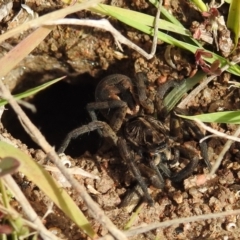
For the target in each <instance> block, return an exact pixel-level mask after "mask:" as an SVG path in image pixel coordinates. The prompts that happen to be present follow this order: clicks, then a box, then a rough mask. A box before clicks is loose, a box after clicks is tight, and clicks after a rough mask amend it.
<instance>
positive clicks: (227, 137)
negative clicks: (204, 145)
mask: <svg viewBox="0 0 240 240" xmlns="http://www.w3.org/2000/svg"><path fill="white" fill-rule="evenodd" d="M194 121H195V122H196V123H197V124H198V125H199V126H200V127H201V128H203V129H205V130H206V131H208V132H210V133H213V134H214V135H215V137H222V138H226V139H229V140H232V141H236V142H240V138H238V137H236V136H230V135H228V134H226V133H223V132H219V131H217V130H215V129H213V128H211V127H209V126H207V125H206V124H205V123H203V122H202V121H200V120H198V119H194ZM238 135H239V134H238ZM238 135H237V136H238ZM212 137H213V136H212ZM205 139H206V138H203V139H201V140H200V142H202V141H203V140H205Z"/></svg>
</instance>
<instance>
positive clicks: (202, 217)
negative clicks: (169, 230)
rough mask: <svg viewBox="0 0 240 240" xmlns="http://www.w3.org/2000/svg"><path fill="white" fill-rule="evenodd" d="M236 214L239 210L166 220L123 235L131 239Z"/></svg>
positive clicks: (239, 212)
mask: <svg viewBox="0 0 240 240" xmlns="http://www.w3.org/2000/svg"><path fill="white" fill-rule="evenodd" d="M238 214H240V209H237V210H231V211H226V212H221V213H210V214H204V215H199V216H192V217H186V218H177V219H172V220H168V221H165V222H160V223H159V222H156V223H152V224H149V225H148V226H143V227H136V228H134V229H131V230H128V231H125V232H124V233H125V235H126V236H127V237H131V236H135V235H137V234H140V233H145V232H149V231H151V230H154V229H157V228H164V227H169V226H172V225H175V224H176V225H179V224H181V223H189V222H196V221H203V220H208V219H211V218H222V217H225V216H230V215H238Z"/></svg>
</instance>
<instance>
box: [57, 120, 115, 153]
mask: <svg viewBox="0 0 240 240" xmlns="http://www.w3.org/2000/svg"><path fill="white" fill-rule="evenodd" d="M98 129H100V130H101V132H102V135H103V136H104V137H105V138H107V139H109V140H110V141H112V143H113V144H114V145H117V139H118V137H117V136H116V134H115V132H114V131H113V130H112V129H111V127H110V126H109V125H108V124H107V123H105V122H101V121H93V122H90V123H89V124H87V125H84V126H82V127H79V128H76V129H74V130H73V131H71V132H70V133H68V135H67V136H66V138H65V139H64V141H63V143H62V144H61V146H60V148H59V149H58V151H57V153H58V154H60V153H63V152H65V150H66V148H67V147H68V145H69V143H70V142H71V140H72V139H75V138H77V137H79V136H81V135H82V134H84V133H88V132H91V131H94V130H98Z"/></svg>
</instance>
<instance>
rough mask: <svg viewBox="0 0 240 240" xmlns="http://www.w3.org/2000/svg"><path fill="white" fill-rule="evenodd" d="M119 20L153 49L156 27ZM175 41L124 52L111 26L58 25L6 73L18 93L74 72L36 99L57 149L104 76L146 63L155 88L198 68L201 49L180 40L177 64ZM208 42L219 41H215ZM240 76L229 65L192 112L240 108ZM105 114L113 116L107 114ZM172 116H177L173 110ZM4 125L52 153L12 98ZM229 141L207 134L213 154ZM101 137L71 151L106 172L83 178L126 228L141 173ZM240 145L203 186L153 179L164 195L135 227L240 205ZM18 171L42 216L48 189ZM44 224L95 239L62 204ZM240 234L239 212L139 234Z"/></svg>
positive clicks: (230, 128) (178, 9)
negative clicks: (239, 84)
mask: <svg viewBox="0 0 240 240" xmlns="http://www.w3.org/2000/svg"><path fill="white" fill-rule="evenodd" d="M165 2H166V1H165ZM108 3H111V4H112V5H115V6H120V7H126V8H130V9H133V10H138V11H142V12H145V13H148V14H152V15H155V9H154V8H153V7H152V6H151V4H150V3H148V2H147V1H145V0H134V1H127V0H115V1H114V0H112V1H109V2H108ZM26 4H27V5H28V6H29V7H30V8H31V9H33V10H34V11H35V12H37V13H38V14H39V15H42V14H45V13H47V12H50V11H53V10H54V9H59V8H60V7H61V5H62V3H61V1H60V0H59V1H45V0H32V1H28V2H27V3H26ZM227 6H228V5H223V6H222V7H221V8H220V9H219V11H220V12H221V14H223V15H224V16H225V17H226V13H227ZM166 7H167V8H168V9H169V10H170V11H172V13H173V14H174V16H175V17H177V18H178V19H179V21H180V22H182V24H183V25H184V26H185V27H186V28H188V29H189V28H190V26H191V23H192V22H193V21H198V22H201V21H203V20H202V17H201V15H200V13H199V12H198V11H196V10H195V9H194V8H192V7H191V6H190V5H188V3H187V1H183V0H177V1H169V5H167V6H166ZM19 10H20V4H19V2H18V1H15V2H14V4H13V8H12V10H11V11H9V14H8V16H7V17H5V18H4V26H2V29H1V30H4V29H5V30H6V29H11V28H13V27H14V22H12V19H13V18H14V16H16V14H17V13H18V12H19ZM25 14H26V13H25ZM23 15H24V13H23ZM23 17H24V16H23ZM25 17H26V16H25ZM73 17H78V18H99V16H95V15H92V14H91V13H89V12H81V13H76V14H74V16H73ZM111 22H112V24H113V25H114V26H115V27H116V28H117V29H118V30H119V31H121V32H122V33H123V34H124V35H125V36H127V37H128V38H129V39H130V40H132V41H134V42H135V43H136V44H137V45H139V46H140V47H142V48H144V49H145V50H146V51H148V52H149V51H150V48H151V44H152V41H151V38H150V37H149V36H146V35H144V34H142V33H140V32H137V31H136V30H134V29H132V28H130V27H128V26H126V25H123V24H121V23H119V22H117V21H114V20H112V21H111ZM22 38H24V34H23V35H21V36H16V38H14V39H10V40H8V42H5V43H4V44H1V45H0V48H1V51H0V54H4V53H5V52H6V51H8V50H9V49H11V48H12V47H13V46H14V45H15V44H16V43H17V42H19V41H20V40H21V39H22ZM166 47H167V44H164V43H162V42H160V41H159V42H158V48H157V52H156V55H155V57H154V58H153V59H151V60H149V61H147V60H146V59H144V58H143V57H142V56H140V55H139V54H138V53H136V52H135V51H133V50H130V49H128V48H127V47H126V46H123V48H124V52H123V53H121V52H120V50H119V49H118V48H117V46H116V45H115V43H114V40H113V38H112V36H111V35H110V33H107V32H103V31H100V30H98V29H92V28H82V27H71V26H67V27H56V29H55V30H54V31H53V32H52V33H51V34H50V36H48V38H47V39H46V40H45V41H44V42H43V43H42V44H41V45H40V46H39V47H38V48H37V49H36V50H34V51H33V53H32V54H31V55H29V56H28V57H27V58H26V59H25V60H24V61H23V62H22V63H21V64H20V65H18V67H17V68H16V69H15V70H14V72H13V73H10V74H9V75H8V76H6V78H5V79H6V80H5V81H6V84H7V85H8V87H9V88H10V89H11V90H12V92H13V93H19V92H21V91H23V90H26V89H29V88H31V87H33V86H36V85H39V84H41V83H43V82H46V81H48V80H50V79H54V78H56V77H60V76H63V75H67V79H66V80H64V81H63V82H60V83H57V84H55V85H54V86H52V87H50V88H49V89H47V90H46V91H44V92H41V93H39V94H37V95H36V96H34V97H32V98H29V99H28V100H29V102H31V103H33V104H34V105H35V106H36V108H37V113H35V114H32V113H30V111H27V110H26V112H27V114H28V115H29V117H30V118H31V120H32V121H33V123H34V124H36V126H37V127H38V128H39V129H41V132H42V133H43V134H44V136H45V137H46V139H47V140H48V141H49V142H50V143H51V144H52V145H54V146H56V148H58V147H59V146H60V144H61V142H62V140H63V139H64V137H65V136H66V134H67V133H68V132H69V131H70V130H72V129H74V128H76V127H79V126H81V125H83V124H87V123H88V122H89V121H90V118H89V116H88V113H87V111H86V108H85V106H86V104H87V103H88V102H93V101H94V89H95V87H96V85H97V83H98V82H99V80H101V79H102V78H103V77H105V76H107V75H109V74H113V73H123V74H126V75H127V76H129V77H134V74H135V72H136V71H143V72H145V73H147V76H148V79H149V82H150V84H151V86H152V87H154V86H155V87H156V86H157V85H158V84H159V82H161V81H172V80H176V81H181V80H182V79H184V78H187V77H189V76H190V75H191V73H192V71H193V70H194V67H195V66H194V65H195V64H194V57H193V56H192V54H190V53H189V52H187V51H183V50H180V49H177V48H176V49H175V48H174V49H172V54H173V59H174V61H175V64H176V66H177V67H176V69H173V68H172V67H171V66H169V64H168V63H167V61H166V59H165V58H164V53H165V51H166ZM208 47H209V48H210V49H211V46H208ZM163 79H164V80H163ZM233 79H234V80H238V78H237V77H236V76H231V75H230V74H228V73H223V74H222V75H221V76H220V77H218V78H216V80H215V81H213V82H211V83H210V84H209V85H208V87H207V88H206V89H205V90H204V91H202V92H201V93H199V94H198V95H197V97H196V99H195V101H194V103H193V104H192V105H191V106H189V110H190V112H191V113H192V114H196V113H201V112H204V113H207V112H214V111H219V110H235V109H239V108H240V91H239V89H235V88H229V84H228V80H233ZM66 99H67V100H66ZM99 119H100V120H104V118H103V117H102V116H101V115H100V114H99ZM104 121H105V120H104ZM166 124H167V125H168V119H167V120H166ZM212 126H213V127H214V128H216V129H218V130H220V131H224V132H227V133H228V134H232V133H233V132H234V130H235V129H236V126H234V125H226V124H221V125H220V124H212ZM1 132H2V135H3V136H4V137H5V138H10V139H11V140H12V141H14V142H15V143H16V144H17V145H18V146H19V147H20V148H21V149H24V151H28V152H29V153H30V154H31V155H32V156H33V157H34V159H36V161H41V160H42V159H43V158H44V156H45V155H44V153H43V152H42V151H41V150H39V149H38V147H37V146H36V144H35V143H33V142H32V141H31V139H30V137H28V136H27V134H26V133H25V132H24V130H23V129H22V127H21V125H20V124H19V122H18V120H17V118H16V117H15V114H14V113H13V111H12V110H11V108H10V107H7V111H5V112H4V114H3V117H2V126H1ZM225 142H226V140H224V139H220V138H210V139H208V140H207V145H208V155H209V158H210V161H211V163H214V161H215V160H216V158H217V157H218V155H219V153H220V152H221V150H222V148H223V146H224V144H225ZM102 143H103V140H102V139H101V138H100V137H99V136H98V134H97V133H89V134H86V135H84V136H82V137H81V138H79V139H76V140H75V141H74V142H73V143H71V144H70V146H69V148H68V149H67V151H66V154H68V155H70V156H71V157H70V158H71V163H72V166H79V167H81V168H83V169H84V170H86V171H88V172H90V173H93V174H95V175H98V176H99V177H100V180H93V179H89V178H83V177H77V179H78V180H79V182H80V183H81V184H83V185H84V186H85V187H86V188H87V189H88V192H89V193H90V194H91V196H92V198H93V199H94V200H95V201H96V202H97V203H98V204H99V205H100V207H101V208H102V209H103V210H104V211H105V213H106V215H107V216H108V217H109V218H110V219H111V220H112V221H113V223H114V224H116V226H117V227H119V228H120V229H125V227H126V224H127V223H128V221H129V220H130V219H131V217H132V216H133V214H134V211H135V210H136V208H134V209H132V208H131V207H121V203H122V201H123V200H124V199H125V197H126V196H127V195H128V193H129V192H131V190H132V189H133V188H134V186H135V181H134V178H133V177H132V176H131V173H130V172H129V170H128V168H127V166H126V164H124V162H123V161H122V159H121V158H120V156H119V153H118V149H115V148H111V149H109V150H108V151H107V152H106V151H105V152H104V153H101V152H100V151H99V149H100V148H101V145H102ZM239 147H240V146H239V143H234V144H232V146H231V148H230V150H229V151H228V152H227V154H226V155H225V157H224V160H223V162H222V165H221V167H220V169H219V170H218V171H217V173H216V176H215V177H214V178H213V179H212V180H211V181H209V182H208V183H207V185H204V186H203V187H189V186H187V184H186V182H185V184H184V183H177V184H176V183H175V184H174V183H172V182H171V181H170V180H169V179H167V178H166V183H165V184H166V185H165V187H164V188H163V189H161V190H159V189H155V188H154V187H152V186H149V192H150V193H151V195H152V197H153V198H154V201H155V203H154V206H153V207H150V206H148V205H147V204H146V203H143V204H142V205H141V210H140V211H139V213H138V214H137V215H136V216H135V218H134V221H133V223H132V225H131V227H134V226H139V225H143V226H145V225H146V224H149V223H153V222H163V221H167V220H170V219H177V218H181V217H189V216H195V215H201V214H207V213H217V212H222V211H226V210H232V209H237V208H239V196H240V195H239V191H240V183H239V178H240V153H239ZM207 171H208V169H207V167H206V165H205V163H204V162H203V161H202V160H201V161H200V162H199V164H198V167H197V168H196V169H195V170H194V173H193V175H194V176H195V175H197V174H202V173H205V172H207ZM15 178H16V180H17V182H18V184H19V185H20V186H21V189H22V191H23V192H24V193H25V195H26V197H27V198H28V199H29V201H30V203H31V204H32V206H33V207H34V209H35V210H36V212H37V213H38V214H39V216H43V215H44V214H45V212H46V210H47V206H48V203H49V200H48V199H47V197H46V196H44V194H43V193H42V192H40V191H39V189H37V188H36V186H34V185H33V184H32V183H31V182H29V181H28V180H27V179H25V178H22V177H20V175H16V176H15ZM186 181H187V180H186ZM68 192H69V194H70V195H71V196H72V198H73V199H74V200H75V201H76V203H77V204H78V206H79V207H80V209H81V210H82V211H83V213H84V214H85V215H86V216H87V218H88V219H89V220H90V222H91V223H92V226H93V227H94V230H95V231H96V232H97V233H98V234H99V235H100V236H104V235H105V234H106V233H107V230H106V229H104V228H102V226H101V225H100V224H99V223H98V222H97V221H96V220H94V219H93V218H92V217H91V216H90V214H89V213H88V209H87V207H86V206H85V204H84V203H83V201H82V200H81V199H80V198H79V196H78V195H76V194H74V193H73V192H72V191H71V188H69V189H68ZM135 207H136V206H135ZM45 224H46V226H47V228H49V229H51V230H52V232H57V236H58V237H61V238H63V239H73V240H74V239H76V240H78V239H87V237H86V235H85V234H84V233H83V232H81V231H80V230H79V229H78V228H77V227H76V226H75V225H74V224H73V223H72V222H70V221H69V219H67V218H65V217H64V215H63V213H62V212H60V211H59V210H58V209H57V208H54V213H53V214H50V215H49V216H48V217H47V218H46V222H45ZM239 236H240V219H239V216H228V217H225V218H217V219H209V220H207V221H198V222H192V223H186V224H179V225H173V226H171V227H167V228H162V229H157V230H154V231H151V232H149V233H147V234H141V235H137V236H134V237H132V238H130V239H149V240H150V239H151V240H153V239H169V240H170V239H194V240H195V239H208V240H210V239H215V240H216V239H219V240H220V239H224V240H230V239H239Z"/></svg>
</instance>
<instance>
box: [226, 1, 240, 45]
mask: <svg viewBox="0 0 240 240" xmlns="http://www.w3.org/2000/svg"><path fill="white" fill-rule="evenodd" d="M227 27H228V28H230V29H231V30H232V31H233V33H234V49H235V48H236V46H237V44H238V38H239V34H240V1H239V0H232V2H231V3H230V8H229V12H228V19H227Z"/></svg>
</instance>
